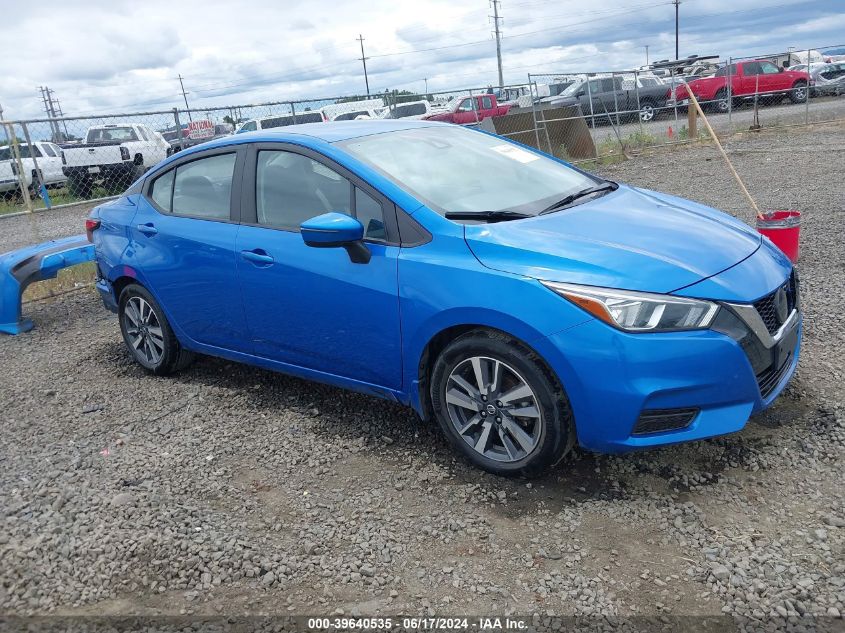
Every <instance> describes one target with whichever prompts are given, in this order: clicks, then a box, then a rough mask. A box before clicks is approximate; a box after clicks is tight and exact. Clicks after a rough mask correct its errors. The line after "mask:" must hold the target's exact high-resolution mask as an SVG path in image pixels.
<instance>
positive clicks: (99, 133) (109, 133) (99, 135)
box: [86, 127, 138, 143]
mask: <svg viewBox="0 0 845 633" xmlns="http://www.w3.org/2000/svg"><path fill="white" fill-rule="evenodd" d="M137 140H138V135H137V134H135V130H133V129H132V128H131V127H92V128H91V129H90V130H88V138H87V139H86V143H103V142H108V141H120V142H121V143H122V142H124V141H137Z"/></svg>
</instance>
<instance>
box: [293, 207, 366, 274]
mask: <svg viewBox="0 0 845 633" xmlns="http://www.w3.org/2000/svg"><path fill="white" fill-rule="evenodd" d="M299 233H300V235H302V241H303V242H305V244H306V245H308V246H313V247H315V248H335V247H342V248H345V249H346V252H347V253H349V259H351V260H352V261H353V262H354V263H356V264H365V263H367V262H368V261H370V250H369V249H368V248H367V247H366V245H365V244H364V225H362V224H361V222H359V221H358V220H357V219H355V218H353V217H351V216H349V215H346V214H344V213H336V212H332V213H324V214H323V215H318V216H317V217H315V218H311V219H310V220H306V221H305V222H303V223H302V224H300V226H299Z"/></svg>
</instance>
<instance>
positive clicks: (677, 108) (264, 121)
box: [0, 46, 845, 214]
mask: <svg viewBox="0 0 845 633" xmlns="http://www.w3.org/2000/svg"><path fill="white" fill-rule="evenodd" d="M839 49H842V47H841V46H837V47H833V46H829V47H821V48H811V49H808V50H803V51H801V50H791V51H790V52H788V53H783V54H779V55H764V56H754V57H744V58H739V57H737V58H728V59H726V60H720V59H718V58H690V59H687V60H682V61H676V62H672V61H669V62H661V63H658V64H653V65H652V66H651V67H649V68H641V69H636V70H630V71H618V70H617V71H607V72H585V73H555V72H545V73H531V74H529V75H528V78H527V81H526V82H525V83H524V84H520V85H510V86H505V87H503V88H496V89H493V88H491V87H474V88H465V89H460V90H452V91H442V92H433V91H426V92H422V93H414V92H409V91H404V90H403V91H386V92H384V93H381V94H377V95H344V96H340V97H326V98H314V99H304V100H303V99H299V100H288V101H276V102H270V103H261V104H248V105H237V106H225V107H213V108H203V109H185V110H181V109H173V110H164V111H155V112H134V113H127V114H108V115H101V116H95V117H63V118H57V119H34V120H29V121H15V122H4V123H3V124H2V129H3V133H4V134H5V138H4V137H0V214H3V213H9V212H15V211H22V210H35V209H38V208H43V207H50V206H57V205H62V204H68V203H74V202H78V201H91V200H97V199H101V198H106V197H109V196H113V195H115V194H117V193H119V192H121V191H123V190H125V189H126V188H127V187H128V186H129V185H130V184H131V183H132V182H133V181H134V180H135V179H136V178H137V177H138V176H140V175H141V174H142V173H143V172H144V171H145V170H147V169H149V168H151V167H152V166H154V165H155V164H157V163H158V162H160V161H161V160H163V159H165V158H166V157H167V156H169V155H171V154H173V153H175V152H179V151H182V150H183V149H186V148H188V147H191V146H193V145H196V144H199V143H203V142H205V141H207V140H210V139H214V138H218V137H221V136H226V135H229V134H233V133H239V132H248V131H253V130H262V129H269V128H280V127H284V126H287V125H293V124H298V123H310V122H325V121H336V120H358V119H373V118H394V119H400V118H401V119H421V118H435V119H439V120H446V121H450V122H452V123H457V124H463V125H478V126H480V127H482V128H484V129H487V130H489V131H492V132H495V133H497V134H500V135H502V136H505V137H508V138H510V139H512V140H515V141H518V142H521V143H524V144H526V145H530V146H533V147H536V148H539V149H541V150H543V151H546V152H548V153H550V154H553V155H555V156H558V157H561V158H564V159H566V160H570V161H573V162H580V161H599V162H603V163H606V162H614V161H618V160H625V159H626V158H630V157H631V156H632V155H633V154H635V153H636V152H637V151H639V150H641V149H644V148H651V147H658V146H662V145H667V144H676V143H683V142H688V141H691V140H697V139H699V138H703V137H706V136H707V135H706V133H705V131H704V129H703V128H702V126H701V125H700V124H699V121H698V118H697V117H696V116H694V112H693V113H692V114H691V113H690V110H691V108H690V102H689V91H692V92H693V94H694V95H695V97H696V98H697V100H698V101H699V103H700V104H701V107H702V108H704V109H705V110H706V111H708V119H709V122H710V124H711V125H712V127H713V129H714V130H715V132H716V133H726V134H729V133H732V132H735V131H738V130H749V129H750V130H754V129H760V128H762V127H765V126H776V125H794V124H804V125H807V124H812V123H817V122H825V121H836V120H845V98H843V95H845V58H842V59H841V60H840V59H839V56H837V55H835V53H836V52H837V51H838V50H839ZM692 110H693V111H694V108H693V109H692ZM4 141H5V145H3V143H4Z"/></svg>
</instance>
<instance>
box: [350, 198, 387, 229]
mask: <svg viewBox="0 0 845 633" xmlns="http://www.w3.org/2000/svg"><path fill="white" fill-rule="evenodd" d="M355 217H356V218H358V221H359V222H360V223H361V224H363V225H364V238H365V239H371V240H382V241H383V240H386V239H387V232H386V231H385V228H384V211H383V210H382V208H381V203H380V202H378V201H377V200H374V199H373V198H371V197H370V196H369V195H367V194H366V193H364V192H363V191H362V190H361V189H358V187H355Z"/></svg>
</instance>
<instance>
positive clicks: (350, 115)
mask: <svg viewBox="0 0 845 633" xmlns="http://www.w3.org/2000/svg"><path fill="white" fill-rule="evenodd" d="M362 114H363V115H367V116H369V114H370V113H369V112H367V111H366V110H356V111H355V112H344V113H343V114H338V115H337V116H336V117H335V118H334V120H335V121H354V120H355V117H359V116H361V115H362Z"/></svg>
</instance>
